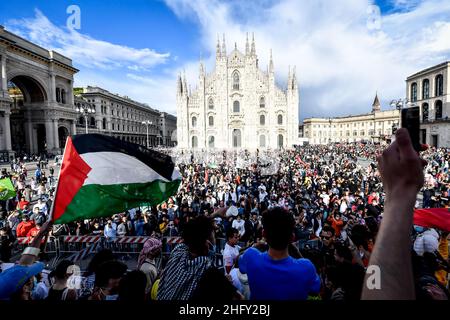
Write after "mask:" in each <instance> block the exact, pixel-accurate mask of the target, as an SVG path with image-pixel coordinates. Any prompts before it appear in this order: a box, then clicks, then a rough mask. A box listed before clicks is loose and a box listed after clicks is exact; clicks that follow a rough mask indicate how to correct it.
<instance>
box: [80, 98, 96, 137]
mask: <svg viewBox="0 0 450 320" xmlns="http://www.w3.org/2000/svg"><path fill="white" fill-rule="evenodd" d="M76 110H77V112H78V113H81V114H82V115H83V116H84V123H85V125H86V134H87V133H88V116H89V115H90V114H93V113H95V109H94V108H92V107H91V106H90V105H89V103H86V104H84V103H83V104H81V105H80V104H78V105H77V108H76Z"/></svg>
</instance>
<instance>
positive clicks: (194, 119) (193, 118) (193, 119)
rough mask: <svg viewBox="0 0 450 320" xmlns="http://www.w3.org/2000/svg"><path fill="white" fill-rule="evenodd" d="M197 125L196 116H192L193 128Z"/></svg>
mask: <svg viewBox="0 0 450 320" xmlns="http://www.w3.org/2000/svg"><path fill="white" fill-rule="evenodd" d="M196 126H197V117H192V127H193V128H195V127H196Z"/></svg>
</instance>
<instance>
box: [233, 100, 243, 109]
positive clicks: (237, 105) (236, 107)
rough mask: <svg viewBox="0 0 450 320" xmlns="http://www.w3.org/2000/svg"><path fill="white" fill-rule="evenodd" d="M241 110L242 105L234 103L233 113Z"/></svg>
mask: <svg viewBox="0 0 450 320" xmlns="http://www.w3.org/2000/svg"><path fill="white" fill-rule="evenodd" d="M240 110H241V106H240V103H239V101H237V100H236V101H235V102H233V112H240Z"/></svg>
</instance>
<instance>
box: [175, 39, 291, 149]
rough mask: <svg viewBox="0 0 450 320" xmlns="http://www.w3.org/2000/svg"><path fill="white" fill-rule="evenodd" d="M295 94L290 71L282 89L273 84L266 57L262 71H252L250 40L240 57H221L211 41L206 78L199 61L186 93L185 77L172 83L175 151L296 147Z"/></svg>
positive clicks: (253, 51)
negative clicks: (212, 50) (209, 69)
mask: <svg viewBox="0 0 450 320" xmlns="http://www.w3.org/2000/svg"><path fill="white" fill-rule="evenodd" d="M298 114H299V94H298V84H297V76H296V72H295V68H294V69H293V71H292V73H291V71H290V70H289V75H288V83H287V88H285V89H281V88H279V87H278V86H277V85H276V84H275V71H274V63H273V60H272V53H270V62H269V66H268V67H267V71H262V70H260V69H259V66H258V58H257V55H256V49H255V40H254V37H253V39H252V42H251V44H250V43H249V40H248V36H247V41H246V45H245V53H242V52H240V51H239V50H238V49H237V45H236V44H235V45H234V49H233V50H232V51H231V52H230V53H229V54H227V50H226V45H225V37H224V38H223V41H222V44H220V42H219V40H218V41H217V47H216V63H215V67H214V70H213V71H212V72H211V73H206V71H205V67H204V65H203V63H202V62H200V67H199V78H198V84H197V87H196V89H195V90H193V91H192V92H191V90H190V88H189V86H188V83H187V81H186V77H185V76H183V77H182V76H181V75H179V76H178V79H177V140H178V147H179V148H180V149H190V148H199V149H232V148H245V149H249V150H254V149H257V148H260V149H265V148H272V149H275V148H280V147H283V148H289V147H292V146H293V145H295V144H296V143H297V142H298V123H299V121H298Z"/></svg>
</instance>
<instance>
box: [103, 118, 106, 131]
mask: <svg viewBox="0 0 450 320" xmlns="http://www.w3.org/2000/svg"><path fill="white" fill-rule="evenodd" d="M103 130H106V119H105V118H103Z"/></svg>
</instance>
